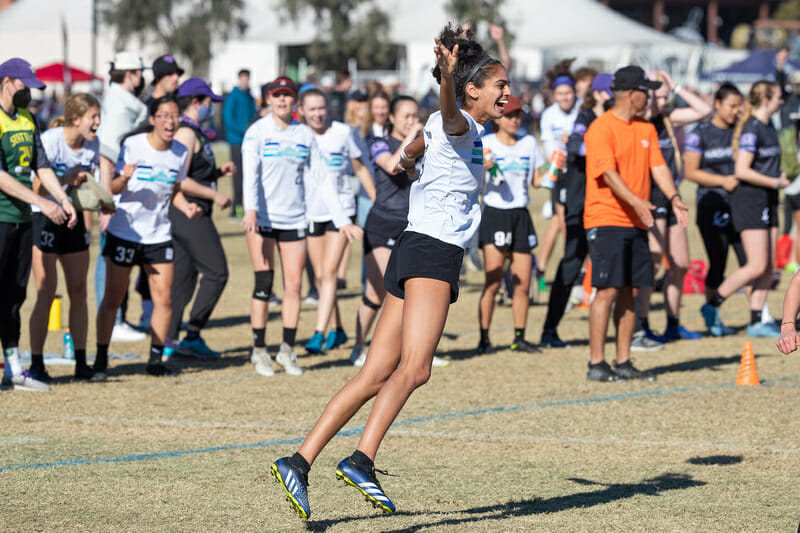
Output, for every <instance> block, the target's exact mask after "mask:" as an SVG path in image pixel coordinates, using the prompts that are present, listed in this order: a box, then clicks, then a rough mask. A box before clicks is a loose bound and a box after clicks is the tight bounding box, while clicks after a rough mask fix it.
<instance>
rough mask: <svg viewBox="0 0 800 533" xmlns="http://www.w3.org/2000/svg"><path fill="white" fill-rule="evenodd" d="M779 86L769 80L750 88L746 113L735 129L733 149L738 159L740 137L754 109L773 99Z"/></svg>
mask: <svg viewBox="0 0 800 533" xmlns="http://www.w3.org/2000/svg"><path fill="white" fill-rule="evenodd" d="M777 90H778V86H777V85H775V83H774V82H772V81H769V80H761V81H757V82H755V83H754V84H753V87H751V88H750V95H749V98H748V99H747V102H745V105H744V111H743V112H742V115H741V116H740V117H739V120H738V121H737V122H736V127H735V128H734V129H733V140H732V141H731V148H733V157H734V159H735V158H736V153H737V152H738V151H739V137H741V136H742V129H743V128H744V125H745V123H746V122H747V121H748V120H750V117H752V116H753V109H756V108H757V107H759V106H760V105H761V104H762V103H763V102H764V101H765V100H769V99H770V98H772V94H773V91H777Z"/></svg>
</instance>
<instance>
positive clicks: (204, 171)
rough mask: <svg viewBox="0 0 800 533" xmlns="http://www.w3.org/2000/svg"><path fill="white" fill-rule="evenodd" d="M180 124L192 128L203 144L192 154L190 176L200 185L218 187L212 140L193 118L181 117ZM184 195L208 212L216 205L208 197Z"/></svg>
mask: <svg viewBox="0 0 800 533" xmlns="http://www.w3.org/2000/svg"><path fill="white" fill-rule="evenodd" d="M180 125H181V126H185V127H187V128H189V129H191V130H192V131H193V132H194V135H195V137H197V140H199V141H200V144H201V145H202V147H201V148H200V150H199V151H198V152H197V153H195V154H192V163H191V165H190V166H189V171H188V177H189V178H192V179H193V180H194V181H196V182H197V183H199V184H200V185H205V186H206V187H211V188H212V189H216V188H217V177H218V175H217V161H216V159H215V157H214V151H213V150H212V149H211V140H209V138H208V137H207V136H206V134H205V133H203V130H202V129H200V128H199V127H198V125H197V123H196V122H194V121H193V120H191V119H187V118H186V117H181V124H180ZM184 196H185V197H186V199H187V200H189V201H190V202H193V203H196V204H198V205H199V206H201V207H202V208H203V210H204V211H205V212H206V213H210V212H211V209H212V207H213V206H214V202H213V201H212V200H208V199H206V198H196V197H194V196H189V195H188V194H184Z"/></svg>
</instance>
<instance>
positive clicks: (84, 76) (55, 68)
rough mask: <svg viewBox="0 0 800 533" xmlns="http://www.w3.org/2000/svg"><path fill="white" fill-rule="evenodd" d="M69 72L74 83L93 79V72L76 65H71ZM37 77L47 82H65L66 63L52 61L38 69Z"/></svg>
mask: <svg viewBox="0 0 800 533" xmlns="http://www.w3.org/2000/svg"><path fill="white" fill-rule="evenodd" d="M69 73H70V75H71V76H72V80H71V81H72V83H76V82H81V81H92V74H91V73H89V72H86V71H85V70H81V69H79V68H75V67H69ZM36 77H37V78H39V79H40V80H42V81H43V82H45V83H49V82H55V83H64V63H51V64H49V65H45V66H43V67H39V68H37V69H36ZM94 79H96V80H101V81H102V79H103V78H101V77H99V76H95V77H94Z"/></svg>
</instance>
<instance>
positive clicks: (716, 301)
mask: <svg viewBox="0 0 800 533" xmlns="http://www.w3.org/2000/svg"><path fill="white" fill-rule="evenodd" d="M724 302H725V298H723V297H722V296H720V295H719V294H715V295H714V296H712V297H711V299H710V300H708V304H709V305H713V306H714V307H719V306H720V305H722V304H723V303H724Z"/></svg>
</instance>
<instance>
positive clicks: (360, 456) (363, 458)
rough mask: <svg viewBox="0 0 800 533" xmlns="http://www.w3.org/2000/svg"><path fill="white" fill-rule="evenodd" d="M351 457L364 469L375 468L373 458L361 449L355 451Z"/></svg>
mask: <svg viewBox="0 0 800 533" xmlns="http://www.w3.org/2000/svg"><path fill="white" fill-rule="evenodd" d="M350 458H351V459H352V460H353V462H354V463H355V464H356V466H358V467H359V468H361V469H363V470H367V471H369V470H370V469H372V468H375V464H374V463H373V462H372V459H370V458H369V457H367V454H365V453H364V452H362V451H361V450H356V451H354V452H353V455H351V456H350Z"/></svg>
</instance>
